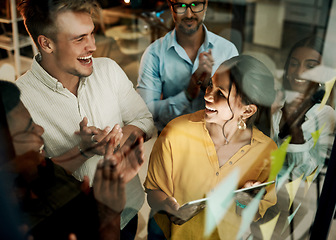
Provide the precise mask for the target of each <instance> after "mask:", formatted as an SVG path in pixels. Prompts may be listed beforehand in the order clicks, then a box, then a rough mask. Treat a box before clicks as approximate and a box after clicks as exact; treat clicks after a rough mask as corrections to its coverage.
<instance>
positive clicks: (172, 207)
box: [164, 197, 204, 225]
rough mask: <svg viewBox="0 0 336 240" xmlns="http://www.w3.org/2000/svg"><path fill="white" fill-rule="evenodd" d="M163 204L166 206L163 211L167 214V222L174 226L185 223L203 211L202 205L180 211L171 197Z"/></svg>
mask: <svg viewBox="0 0 336 240" xmlns="http://www.w3.org/2000/svg"><path fill="white" fill-rule="evenodd" d="M164 204H165V206H166V207H165V211H166V212H167V215H168V217H169V220H170V221H171V222H172V223H174V224H176V225H182V224H184V223H186V222H187V221H189V220H190V219H191V218H193V217H194V216H196V215H197V214H198V213H199V212H200V211H201V210H203V209H204V205H199V206H195V205H193V206H190V207H185V208H182V209H181V208H180V205H179V204H178V203H177V201H176V199H175V198H173V197H167V198H166V200H165V201H164Z"/></svg>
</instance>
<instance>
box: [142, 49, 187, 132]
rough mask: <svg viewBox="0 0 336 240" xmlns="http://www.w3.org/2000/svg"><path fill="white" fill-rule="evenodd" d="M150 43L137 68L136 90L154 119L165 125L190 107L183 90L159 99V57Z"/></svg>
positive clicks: (160, 83) (161, 82)
mask: <svg viewBox="0 0 336 240" xmlns="http://www.w3.org/2000/svg"><path fill="white" fill-rule="evenodd" d="M153 48H154V47H153V45H151V46H150V47H149V48H148V49H147V50H146V51H145V53H144V55H143V56H142V59H141V63H140V68H139V79H138V86H137V91H138V93H139V94H140V96H141V97H142V98H143V99H144V101H145V103H146V104H147V106H148V108H149V111H150V112H151V113H152V115H153V118H154V121H155V122H160V125H162V126H165V125H167V123H168V122H169V121H170V120H172V119H174V118H175V117H177V116H179V115H181V114H182V113H183V111H184V110H185V109H186V108H188V107H190V102H189V100H188V99H187V97H186V95H185V92H184V91H181V92H179V93H178V94H176V95H175V96H170V97H168V98H166V99H163V100H162V99H161V93H162V88H163V83H164V79H161V76H160V58H159V56H158V55H157V54H156V53H155V51H154V50H153Z"/></svg>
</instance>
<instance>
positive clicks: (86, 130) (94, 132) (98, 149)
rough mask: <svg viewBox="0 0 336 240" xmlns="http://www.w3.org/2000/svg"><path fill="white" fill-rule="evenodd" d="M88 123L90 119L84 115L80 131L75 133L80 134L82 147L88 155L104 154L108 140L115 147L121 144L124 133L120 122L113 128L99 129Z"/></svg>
mask: <svg viewBox="0 0 336 240" xmlns="http://www.w3.org/2000/svg"><path fill="white" fill-rule="evenodd" d="M87 124H88V120H87V118H86V117H84V118H83V120H82V121H81V122H80V124H79V126H80V131H77V132H75V134H77V135H80V137H81V143H80V147H81V149H83V150H85V153H86V154H87V155H89V154H90V155H92V156H93V155H95V154H97V155H104V154H105V150H106V144H107V143H108V142H109V143H110V144H112V145H113V146H114V148H115V147H117V146H118V145H119V144H120V140H121V138H122V136H123V134H122V129H121V127H120V126H119V125H118V124H116V125H115V126H114V127H113V129H112V130H111V128H110V127H105V128H104V129H99V128H96V127H94V126H87Z"/></svg>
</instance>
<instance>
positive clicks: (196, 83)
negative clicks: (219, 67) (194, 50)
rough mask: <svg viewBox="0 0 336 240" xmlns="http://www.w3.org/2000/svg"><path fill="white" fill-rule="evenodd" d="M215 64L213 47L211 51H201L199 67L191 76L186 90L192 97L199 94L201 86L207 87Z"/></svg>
mask: <svg viewBox="0 0 336 240" xmlns="http://www.w3.org/2000/svg"><path fill="white" fill-rule="evenodd" d="M213 65H214V59H213V57H212V55H211V49H210V50H209V52H202V53H200V55H199V65H198V68H197V70H196V71H195V73H194V74H193V75H192V76H191V79H190V82H189V85H188V88H187V90H186V91H187V93H188V95H189V97H190V98H191V99H195V98H196V97H197V96H198V94H199V92H200V89H201V88H203V89H206V88H207V86H208V84H209V80H210V77H211V73H212V67H213Z"/></svg>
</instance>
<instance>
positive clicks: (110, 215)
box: [93, 134, 144, 240]
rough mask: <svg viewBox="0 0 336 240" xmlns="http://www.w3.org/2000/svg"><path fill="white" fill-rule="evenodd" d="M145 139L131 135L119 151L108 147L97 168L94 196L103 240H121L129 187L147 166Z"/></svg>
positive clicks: (110, 144)
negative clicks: (122, 218) (122, 221)
mask: <svg viewBox="0 0 336 240" xmlns="http://www.w3.org/2000/svg"><path fill="white" fill-rule="evenodd" d="M143 151H144V150H143V138H142V137H141V136H137V135H136V134H131V135H130V137H129V138H128V139H127V140H126V142H125V144H124V145H123V146H122V147H121V148H120V149H119V150H117V151H115V148H114V144H113V143H111V142H109V143H108V144H107V146H106V152H105V156H104V159H102V160H100V161H99V163H98V165H97V170H96V174H95V177H94V181H93V193H94V197H95V199H96V201H97V209H98V215H99V219H100V228H99V234H100V239H102V240H105V239H120V214H121V212H122V210H123V209H124V206H125V204H126V193H125V186H126V183H127V182H129V181H130V180H131V179H132V178H133V177H134V176H135V175H136V174H137V173H138V171H139V169H140V167H141V166H142V164H143V163H144V153H143Z"/></svg>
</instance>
